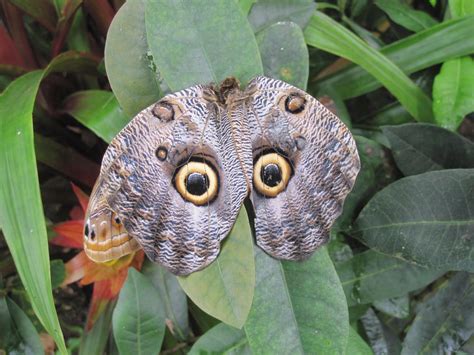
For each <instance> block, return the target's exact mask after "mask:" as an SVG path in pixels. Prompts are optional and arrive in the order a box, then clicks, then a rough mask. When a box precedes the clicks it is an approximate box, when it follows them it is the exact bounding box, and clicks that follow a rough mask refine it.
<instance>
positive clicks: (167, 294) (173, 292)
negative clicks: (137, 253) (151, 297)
mask: <svg viewBox="0 0 474 355" xmlns="http://www.w3.org/2000/svg"><path fill="white" fill-rule="evenodd" d="M142 273H143V274H144V275H145V276H146V277H148V279H149V280H150V281H151V283H152V284H153V286H155V288H156V290H157V291H158V293H159V295H160V299H161V300H162V303H163V306H164V311H165V316H166V325H167V326H168V329H169V330H170V332H171V334H173V336H174V337H176V338H177V339H178V340H181V341H185V340H186V339H187V338H188V336H189V319H188V305H187V299H186V294H185V293H184V292H183V290H182V289H181V287H180V286H179V283H178V280H177V278H176V276H174V275H173V274H172V273H170V272H169V271H168V270H166V269H165V268H164V267H162V266H161V265H158V264H155V263H152V262H150V261H149V260H145V263H144V264H143V268H142Z"/></svg>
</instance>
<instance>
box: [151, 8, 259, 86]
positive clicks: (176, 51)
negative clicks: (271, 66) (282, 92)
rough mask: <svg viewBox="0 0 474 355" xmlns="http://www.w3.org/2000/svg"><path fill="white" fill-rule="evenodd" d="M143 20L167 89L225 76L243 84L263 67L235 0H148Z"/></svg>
mask: <svg viewBox="0 0 474 355" xmlns="http://www.w3.org/2000/svg"><path fill="white" fill-rule="evenodd" d="M145 23H146V35H147V39H148V44H149V46H150V50H151V53H152V55H153V61H154V63H155V64H156V66H157V68H158V70H159V72H160V73H161V75H162V76H163V79H164V81H165V82H166V84H167V85H168V87H169V88H170V89H171V90H172V91H177V90H180V89H184V88H187V87H189V86H191V85H194V84H205V83H209V82H214V83H220V82H221V81H223V80H224V79H225V78H227V77H229V76H234V77H236V78H237V79H238V80H239V81H240V82H241V83H242V85H244V86H245V85H246V84H247V83H248V82H249V81H250V80H251V79H252V78H254V77H255V76H257V75H259V74H262V72H263V70H262V64H261V60H260V54H259V52H258V47H257V43H256V41H255V37H254V35H253V32H252V29H251V28H250V25H249V23H248V21H247V19H246V17H245V16H244V14H243V13H242V11H241V10H240V8H239V5H238V4H237V2H235V1H226V2H223V1H220V0H212V1H209V0H208V1H204V0H198V1H193V2H188V3H186V4H183V3H182V2H180V1H171V0H157V1H147V3H146V10H145Z"/></svg>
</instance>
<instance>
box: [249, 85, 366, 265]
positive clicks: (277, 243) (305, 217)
mask: <svg viewBox="0 0 474 355" xmlns="http://www.w3.org/2000/svg"><path fill="white" fill-rule="evenodd" d="M247 90H249V91H250V90H251V91H252V92H253V93H254V94H253V103H252V105H251V107H250V111H251V114H250V115H249V125H250V131H251V132H253V135H252V138H251V139H252V148H253V150H254V152H253V155H254V171H253V176H254V180H253V181H254V183H253V190H252V194H251V200H252V203H253V206H254V210H255V233H256V239H257V244H258V245H259V246H260V247H261V248H262V249H263V250H265V251H266V252H267V253H268V254H270V255H272V256H274V257H277V258H280V259H287V260H302V259H305V258H307V257H309V256H310V255H311V254H312V253H313V252H314V251H315V250H316V249H317V248H318V247H319V246H321V245H322V244H324V243H325V242H327V240H328V239H329V231H330V228H331V226H332V224H333V223H334V221H335V220H336V218H337V217H338V216H339V215H340V213H341V212H342V206H343V202H344V199H345V198H346V196H347V195H348V193H349V192H350V191H351V189H352V187H353V185H354V182H355V179H356V177H357V174H358V172H359V169H360V162H359V156H358V153H357V149H356V145H355V142H354V139H353V137H352V135H351V133H350V132H349V130H348V128H347V127H346V126H345V125H344V124H343V123H342V122H341V121H340V120H339V119H338V118H337V117H336V116H335V115H334V114H332V113H331V112H330V111H329V110H327V109H326V108H325V107H324V106H323V105H322V104H321V103H319V102H318V101H317V100H316V99H314V98H313V97H311V96H310V95H308V94H307V93H305V92H304V91H302V90H299V89H297V88H295V87H293V86H291V85H289V84H287V83H284V82H282V81H280V80H274V79H269V78H265V77H258V78H256V79H254V80H253V81H252V82H251V83H250V84H249V87H248V89H247ZM286 165H288V166H289V168H286ZM286 171H289V173H286ZM285 175H286V176H288V178H286V179H284V178H283V176H285ZM273 185H274V186H273ZM276 186H278V188H276ZM266 191H273V192H272V193H266Z"/></svg>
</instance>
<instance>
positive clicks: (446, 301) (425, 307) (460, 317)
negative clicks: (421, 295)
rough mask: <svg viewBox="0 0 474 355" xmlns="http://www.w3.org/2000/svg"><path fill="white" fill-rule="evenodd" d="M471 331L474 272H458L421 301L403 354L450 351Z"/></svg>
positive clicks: (472, 322)
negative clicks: (425, 299) (429, 296)
mask: <svg viewBox="0 0 474 355" xmlns="http://www.w3.org/2000/svg"><path fill="white" fill-rule="evenodd" d="M473 333H474V275H473V274H468V273H465V272H460V273H457V274H456V275H455V276H454V277H452V278H451V279H450V280H449V281H447V282H446V283H445V284H444V285H443V287H442V288H440V289H439V290H438V292H436V294H435V295H434V296H433V297H431V298H429V299H428V300H427V301H425V302H423V303H422V304H421V308H420V310H419V312H418V313H417V315H416V318H415V320H414V322H413V324H412V325H411V326H410V328H409V330H408V334H407V335H406V337H405V340H404V343H403V351H402V354H403V355H408V354H415V353H416V354H434V353H437V354H452V353H455V352H456V350H459V348H460V347H461V345H462V344H463V343H465V342H466V341H467V340H468V339H469V337H470V336H471V335H472V334H473Z"/></svg>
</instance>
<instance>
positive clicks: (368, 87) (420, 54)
mask: <svg viewBox="0 0 474 355" xmlns="http://www.w3.org/2000/svg"><path fill="white" fill-rule="evenodd" d="M473 32H474V16H469V17H464V18H461V19H456V20H451V21H446V22H443V23H441V24H439V25H436V26H433V27H431V28H429V29H427V30H424V31H421V32H418V33H416V34H414V35H411V36H409V37H407V38H404V39H402V40H400V41H397V42H394V43H392V44H390V45H388V46H386V47H384V48H382V49H381V50H380V52H381V53H382V54H383V55H385V56H386V57H387V58H389V59H390V60H391V61H392V62H393V63H395V65H397V66H398V67H399V68H400V69H401V70H403V72H404V73H405V74H407V75H408V74H411V73H415V72H417V71H419V70H422V69H425V68H428V67H430V66H433V65H435V64H439V63H442V62H444V61H446V60H448V59H452V58H456V57H459V56H463V55H468V54H470V53H474V41H466V40H465V38H470V36H471V35H472V33H473ZM320 83H321V85H324V86H328V87H331V88H332V89H334V90H336V91H337V92H338V93H339V95H341V97H342V98H343V99H349V98H351V97H356V96H360V95H363V94H366V93H368V92H370V91H373V90H375V89H377V88H379V87H381V86H382V84H381V83H380V82H379V81H378V80H377V79H376V78H374V77H373V76H372V75H370V74H369V73H368V72H367V71H365V70H364V69H363V68H361V67H359V66H351V67H350V68H348V69H346V70H342V71H341V72H339V73H338V74H336V75H334V76H331V77H329V78H327V79H324V80H322V81H321V82H320Z"/></svg>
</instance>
